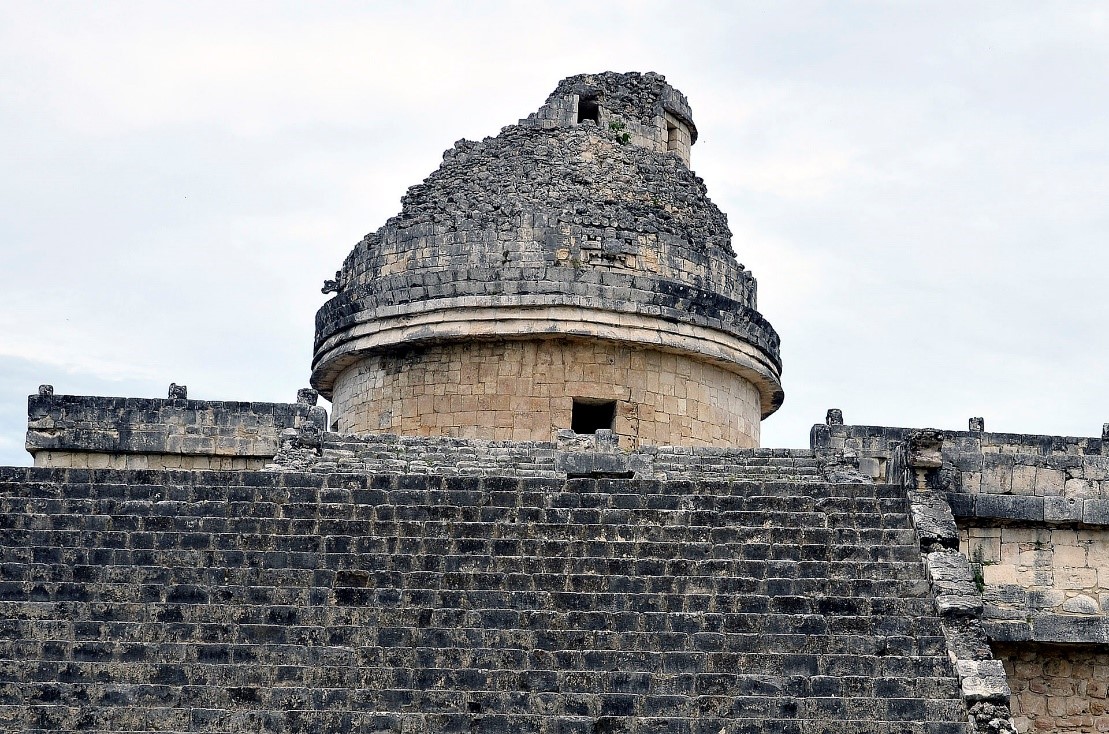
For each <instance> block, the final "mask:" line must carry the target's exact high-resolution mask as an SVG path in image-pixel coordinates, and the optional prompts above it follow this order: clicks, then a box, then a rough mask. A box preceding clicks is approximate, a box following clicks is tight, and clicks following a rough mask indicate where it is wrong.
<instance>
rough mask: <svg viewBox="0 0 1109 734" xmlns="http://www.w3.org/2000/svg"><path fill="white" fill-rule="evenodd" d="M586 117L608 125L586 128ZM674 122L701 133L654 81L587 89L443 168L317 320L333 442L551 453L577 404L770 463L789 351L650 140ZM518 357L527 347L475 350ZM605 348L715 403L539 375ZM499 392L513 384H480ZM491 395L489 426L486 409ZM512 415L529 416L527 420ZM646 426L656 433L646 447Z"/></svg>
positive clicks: (704, 210)
mask: <svg viewBox="0 0 1109 734" xmlns="http://www.w3.org/2000/svg"><path fill="white" fill-rule="evenodd" d="M585 99H589V100H592V102H591V104H595V105H596V107H597V115H598V116H599V120H597V121H594V120H589V119H587V120H582V121H579V120H578V117H577V113H576V112H575V110H579V111H580V109H581V108H580V105H581V104H582V101H583V100H585ZM666 115H670V116H671V117H675V119H680V120H682V121H684V122H682V125H684V126H685V127H686V128H688V130H689V131H694V130H695V128H693V127H692V118H691V115H692V113H691V112H690V111H689V107H688V104H687V103H686V102H685V101H684V97H682V96H681V95H680V93H678V92H677V91H676V90H674V89H673V88H671V87H670V86H669V85H667V84H666V83H665V79H664V78H663V77H661V76H659V75H656V74H646V75H641V74H612V73H606V74H600V75H581V76H578V77H571V78H569V79H567V80H565V81H564V82H562V83H561V84H560V85H559V87H558V89H557V90H556V91H555V93H554V94H553V95H552V96H551V98H550V99H549V100H548V102H547V104H546V105H544V107H543V108H542V109H541V110H540V112H539V113H537V114H536V115H535V116H533V117H531V118H528V119H527V120H523V121H521V124H519V125H512V126H509V127H506V128H504V129H503V130H502V131H501V133H500V134H499V135H497V136H496V137H493V138H486V139H485V140H482V141H478V142H472V141H460V142H458V143H457V144H456V145H455V147H454V148H452V149H451V150H448V151H447V152H446V153H445V154H444V159H443V164H442V165H441V166H440V168H439V170H437V171H435V172H434V173H433V174H432V175H431V176H429V177H428V178H427V179H426V180H425V181H424V182H423V183H421V184H419V185H417V186H413V187H412V188H411V189H409V191H408V193H407V194H406V195H405V196H404V198H403V199H402V206H403V208H402V211H401V212H400V214H398V215H397V216H395V217H393V218H392V219H390V220H389V221H388V222H386V224H385V225H384V226H383V227H382V228H381V229H379V230H378V231H376V232H374V233H372V234H369V235H367V236H366V237H365V238H364V239H363V240H362V241H361V242H359V243H358V244H357V245H356V246H355V248H354V250H353V251H352V252H351V253H350V255H349V256H348V257H347V259H346V261H345V262H344V263H343V267H342V269H341V271H340V273H339V277H338V279H337V292H336V294H335V296H334V297H333V298H332V299H331V300H330V301H328V302H327V303H326V304H325V305H324V306H323V307H322V308H321V309H320V310H319V313H318V314H317V317H316V355H315V360H314V363H313V376H312V384H313V386H315V387H316V388H318V389H319V390H320V393H321V394H322V395H324V396H325V397H328V398H330V399H332V400H333V401H334V407H335V414H334V415H333V417H332V418H333V427H334V428H335V429H336V430H338V431H340V432H343V433H352V432H366V431H382V432H390V431H392V432H403V433H418V434H425V435H448V436H470V437H475V438H485V439H503V438H508V437H519V438H524V439H528V440H550V439H551V438H552V437H553V436H554V434H555V432H556V431H558V430H559V429H564V428H569V427H570V424H569V422H568V421H567V420H566V417H568V416H569V413H570V411H571V408H572V404H573V398H574V397H582V398H590V399H607V400H621V401H622V402H623V403H624V409H623V410H622V412H621V417H620V418H618V421H617V426H616V427H615V429H616V430H617V432H618V433H619V434H621V435H623V436H626V437H627V439H628V441H629V442H630V443H633V444H637V443H640V442H643V443H661V444H670V443H672V444H678V445H715V446H732V445H740V446H756V445H757V444H758V435H759V432H758V427H759V422H760V420H761V419H762V418H764V417H766V416H767V415H769V414H770V413H772V412H773V411H774V410H776V409H777V407H778V406H779V405H780V404H781V401H782V390H781V385H780V382H779V374H780V372H781V364H780V361H779V357H778V336H777V334H776V333H775V332H774V330H773V329H772V328H771V327H770V324H769V323H767V322H766V320H765V319H764V318H763V317H762V316H761V315H760V314H759V313H758V311H757V310H756V299H755V280H754V278H753V277H752V276H751V274H750V273H749V272H748V271H747V270H745V269H744V267H743V266H742V265H740V264H739V263H738V262H737V261H736V259H735V253H734V250H733V249H732V243H731V233H730V231H729V229H728V225H727V218H726V217H725V216H724V214H723V213H722V212H721V211H720V210H719V209H718V208H717V207H716V206H715V205H714V204H713V203H712V202H711V201H710V200H709V199H708V197H707V195H706V189H705V185H704V183H703V182H702V181H701V179H700V178H698V177H697V176H695V175H694V174H693V172H692V171H690V170H689V168H688V167H687V161H686V160H685V159H683V157H682V156H681V155H674V154H673V153H672V152H668V151H667V149H666V147H665V146H664V145H663V142H664V139H660V140H661V141H662V142H660V140H656V139H655V138H652V137H651V135H653V134H654V133H651V134H650V135H648V132H649V131H650V130H656V131H663V130H664V128H665V127H666V124H667V123H666V119H665V118H666ZM644 126H645V127H644ZM629 130H630V131H632V133H634V135H633V134H632V133H629V132H627V131H629ZM659 134H660V135H661V134H662V133H661V132H660V133H659ZM687 134H688V135H689V138H690V143H692V141H693V139H695V137H696V136H695V134H694V133H693V132H687ZM625 137H626V138H627V139H625ZM568 338H569V339H568ZM506 340H507V341H512V342H516V344H515V345H512V346H494V347H490V349H491V351H489V352H488V353H487V352H485V351H481V350H475V348H474V347H473V345H474V344H475V343H481V342H485V341H491V342H495V343H497V344H503V343H504V342H505V341H506ZM571 340H573V341H571ZM575 342H576V343H579V344H582V345H583V346H581V347H580V348H572V347H571V345H572V344H574V343H575ZM590 345H599V347H600V348H601V349H602V351H603V352H605V353H604V354H601V355H597V356H598V357H600V358H602V359H605V360H608V362H609V363H610V364H612V363H614V360H620V359H632V360H640V361H642V362H646V363H650V362H657V361H659V360H663V359H665V360H669V361H671V362H674V361H676V362H677V365H676V366H675V367H674V368H673V370H670V369H664V370H662V371H659V372H658V374H660V375H670V374H673V375H675V376H677V377H679V378H684V379H682V380H681V381H682V382H688V381H689V380H688V378H689V377H690V376H691V375H692V374H693V373H698V374H700V373H702V372H704V371H706V370H707V371H711V372H713V373H714V374H713V376H712V377H711V383H712V384H711V385H708V386H707V388H708V390H709V393H706V395H705V397H708V398H710V399H711V400H712V404H711V406H710V405H709V404H707V403H705V402H704V400H700V401H699V400H698V396H696V395H694V396H691V398H692V399H693V401H694V404H693V405H692V406H690V405H685V406H684V407H683V404H682V403H683V401H684V400H685V399H686V398H685V397H683V396H680V395H679V394H678V392H679V391H680V390H681V389H682V387H681V386H680V385H679V386H673V385H658V386H655V385H653V384H650V383H649V381H648V379H647V375H646V374H639V375H635V376H632V377H633V378H634V379H631V378H630V382H631V384H628V385H624V384H622V383H620V382H613V380H618V379H619V378H618V377H616V376H611V377H610V376H608V375H604V376H589V375H586V376H583V377H581V378H578V379H574V377H573V376H569V375H567V376H566V377H565V378H564V379H565V381H564V382H562V383H560V384H556V385H553V386H552V385H551V384H550V383H549V382H544V379H543V378H544V377H549V374H548V375H543V374H542V373H543V370H542V369H541V368H542V366H543V362H542V361H539V362H538V363H530V362H528V361H526V360H527V358H528V354H529V353H531V354H535V353H538V354H539V355H547V356H546V357H542V356H540V357H535V359H537V360H542V359H546V361H547V362H548V363H553V364H560V363H567V364H570V363H573V362H575V361H576V359H577V358H578V356H579V354H580V353H582V352H586V353H588V352H589V350H590V349H591V346H590ZM552 351H554V352H558V353H557V354H554V355H552V354H551V353H552ZM587 356H588V355H587ZM591 361H593V360H592V359H587V360H586V362H587V366H588V364H589V363H590V362H591ZM603 364H604V363H603V362H602V363H601V365H603ZM625 369H627V368H625ZM407 371H412V372H417V373H418V375H415V377H413V376H412V375H406V372H407ZM537 371H538V372H539V374H536V373H537ZM467 373H470V374H469V375H468V374H467ZM473 373H481V377H482V379H481V380H480V382H481V383H482V388H483V389H482V390H480V391H476V390H474V389H473V387H474V383H475V379H474V376H473ZM491 375H496V376H498V378H504V380H503V381H502V382H500V383H496V382H495V383H494V384H492V385H487V384H485V383H486V379H487V377H488V376H491ZM413 379H415V380H416V381H415V382H413ZM582 383H584V384H587V385H588V386H589V390H590V391H591V394H588V395H586V394H582V393H581V384H582ZM714 393H715V394H720V397H721V399H716V395H714ZM433 396H439V397H441V398H443V399H441V400H439V401H435V402H436V405H435V406H434V407H433V408H432V409H431V410H430V411H429V410H428V409H426V408H424V407H417V406H416V403H422V402H427V401H429V400H431V399H432V397H433ZM481 396H485V397H484V402H487V403H495V405H494V407H493V408H492V409H490V408H485V407H483V408H476V407H475V406H476V404H477V403H478V400H477V398H480V397H481ZM513 396H515V397H517V398H518V399H519V400H523V399H525V398H526V399H530V400H531V407H530V408H528V409H527V412H526V413H521V412H520V408H519V406H518V405H515V404H513V403H512V402H511V398H512V397H513ZM454 398H457V399H454ZM493 398H497V399H496V400H493ZM660 398H672V399H673V401H674V402H675V404H674V405H672V406H671V405H667V402H668V401H667V400H666V399H660ZM636 410H653V411H654V413H655V415H656V416H657V418H656V420H654V421H652V420H650V419H649V418H648V419H647V420H645V421H644V422H643V427H644V429H645V434H644V436H643V438H642V441H640V437H639V435H638V431H639V429H640V424H639V422H638V421H637V420H636V419H635V418H634V417H628V416H627V414H628V413H629V412H631V413H634V412H635V411H636ZM691 420H695V421H700V422H701V423H703V424H705V425H704V426H703V427H699V428H701V429H700V430H693V427H692V426H691V425H689V424H688V422H689V421H691ZM683 421H684V422H687V424H686V425H683ZM669 427H672V428H673V430H672V431H668V428H669ZM513 431H519V433H516V434H513V433H511V432H513Z"/></svg>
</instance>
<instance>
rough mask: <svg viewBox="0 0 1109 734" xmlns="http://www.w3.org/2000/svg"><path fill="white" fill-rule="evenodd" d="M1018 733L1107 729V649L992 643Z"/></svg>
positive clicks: (1108, 714)
mask: <svg viewBox="0 0 1109 734" xmlns="http://www.w3.org/2000/svg"><path fill="white" fill-rule="evenodd" d="M994 654H995V655H996V656H997V657H999V658H1000V659H1001V660H1002V661H1003V662H1004V664H1005V673H1006V674H1007V675H1008V678H1009V687H1010V688H1011V689H1012V691H1013V697H1012V701H1011V705H1012V711H1013V721H1014V723H1015V724H1016V725H1017V731H1020V732H1044V734H1047V733H1048V732H1083V733H1085V732H1109V713H1107V712H1106V709H1107V705H1109V700H1107V694H1106V687H1107V685H1109V650H1105V649H1101V650H1091V649H1085V650H1083V649H1082V648H1080V647H1076V646H1072V645H1038V644H1033V643H1021V644H1019V645H997V646H995V649H994Z"/></svg>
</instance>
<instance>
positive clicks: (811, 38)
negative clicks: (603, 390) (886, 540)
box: [0, 0, 1109, 464]
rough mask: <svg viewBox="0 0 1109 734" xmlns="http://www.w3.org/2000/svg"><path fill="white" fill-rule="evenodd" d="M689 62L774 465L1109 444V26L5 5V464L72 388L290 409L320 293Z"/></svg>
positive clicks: (790, 14)
mask: <svg viewBox="0 0 1109 734" xmlns="http://www.w3.org/2000/svg"><path fill="white" fill-rule="evenodd" d="M604 70H614V71H633V70H635V71H658V72H660V73H663V74H665V75H666V76H667V78H668V80H669V81H670V82H671V83H672V84H673V85H675V86H676V87H678V88H679V89H681V90H682V91H683V92H685V93H686V95H687V96H688V97H689V99H690V102H691V104H692V106H693V111H694V117H695V119H696V121H697V125H698V128H699V129H700V131H701V140H700V141H699V142H698V144H697V145H696V146H694V148H693V168H694V169H695V170H696V171H697V173H698V174H699V175H700V176H702V177H703V178H704V179H705V182H706V184H707V185H708V188H709V193H710V196H711V197H712V198H713V200H714V201H715V202H716V203H717V204H719V205H720V207H721V208H722V209H724V211H726V212H727V213H728V215H729V217H730V221H731V226H732V230H733V233H734V239H733V242H734V245H735V249H736V251H737V252H738V253H739V257H740V261H741V262H743V263H744V264H745V265H746V266H747V267H748V268H750V269H751V270H752V271H753V272H754V274H755V276H756V277H757V278H758V279H759V286H760V310H761V311H762V312H763V314H764V315H765V316H766V317H767V318H768V319H769V320H770V322H771V323H772V324H774V326H775V328H777V330H778V332H779V333H780V334H781V335H782V354H783V359H784V362H785V373H784V375H783V380H784V385H785V391H786V402H785V405H784V407H783V408H782V409H781V411H779V413H778V414H776V415H775V416H773V417H772V418H770V419H769V420H768V421H767V422H765V423H764V424H763V443H764V445H767V446H789V447H797V446H804V445H806V444H807V436H808V428H809V426H811V425H812V423H814V422H817V421H820V420H822V418H823V415H824V411H825V409H826V408H828V407H832V406H835V407H840V408H842V409H843V410H844V412H845V415H846V418H847V421H848V422H849V423H871V424H885V425H912V426H925V425H927V426H936V427H941V428H963V427H965V425H966V419H967V418H968V417H969V416H971V415H983V416H985V418H986V427H987V429H990V430H1006V431H1015V432H1029V433H1051V434H1070V435H1088V436H1089V435H1099V434H1100V430H1101V424H1102V423H1103V422H1106V421H1109V387H1107V385H1106V381H1105V380H1104V379H1103V374H1104V365H1105V364H1107V363H1109V339H1107V338H1106V324H1109V294H1107V292H1106V285H1105V284H1106V275H1107V272H1109V254H1107V248H1106V246H1105V241H1106V239H1107V237H1109V94H1107V92H1106V90H1107V89H1109V6H1107V5H1105V4H1103V3H1082V2H1073V3H1025V2H1012V1H1007V2H1003V3H1002V2H997V3H984V2H983V3H967V2H951V3H943V2H928V3H919V4H910V3H903V2H897V3H893V2H874V3H863V2H860V3H850V2H828V3H821V2H769V1H767V2H735V1H734V0H730V1H728V2H691V1H690V0H685V1H684V2H646V1H636V2H622V1H620V0H609V1H608V2H605V3H597V2H557V3H554V2H552V3H533V2H527V3H525V2H518V3H509V2H499V3H483V2H472V1H471V2H465V3H462V2H455V3H448V2H443V3H432V2H412V1H409V2H405V3H403V4H402V3H399V2H398V3H393V4H385V3H364V2H358V3H354V2H352V3H341V2H329V3H311V4H309V3H276V2H258V3H248V2H234V3H228V2H211V3H205V2H190V3H172V4H171V3H160V2H133V3H124V2H108V1H105V2H98V3H95V4H93V3H71V4H66V3H48V4H47V3H38V2H12V1H10V0H9V2H6V3H3V4H0V170H2V171H3V172H4V175H3V176H2V177H0V202H3V203H2V204H0V273H3V288H2V289H0V464H26V463H28V462H29V457H28V456H27V454H26V453H25V452H24V451H23V448H22V444H23V432H24V430H25V427H26V403H25V399H26V396H27V395H28V394H29V393H32V392H34V391H35V388H36V387H37V385H38V384H39V383H40V382H49V383H53V384H54V385H55V388H56V390H57V391H58V392H59V393H85V394H103V395H127V396H144V397H146V396H152V397H162V396H164V395H165V389H166V386H167V385H168V384H169V383H170V382H178V383H184V384H187V385H188V386H189V395H190V397H195V398H207V399H241V400H279V401H291V400H293V399H294V398H295V393H296V389H297V388H298V387H301V386H304V385H306V384H307V380H308V366H309V360H310V356H311V346H312V319H313V316H314V314H315V311H316V309H317V308H318V307H319V305H320V304H321V303H323V301H324V299H325V296H323V295H322V294H320V292H319V288H320V285H321V284H322V282H323V280H324V278H327V277H330V276H331V275H332V274H333V273H334V271H335V270H336V269H337V268H338V267H339V265H340V264H341V262H342V259H343V257H344V256H345V255H346V253H347V252H348V251H349V250H350V248H351V247H352V246H353V244H354V243H355V242H356V241H357V240H359V239H360V238H361V237H362V235H364V234H365V233H366V232H369V231H372V230H374V229H376V228H377V227H379V226H380V225H381V224H382V223H383V222H384V220H385V219H386V218H387V217H389V216H391V215H392V214H394V213H396V211H397V210H398V209H399V199H400V196H401V195H402V194H403V193H404V191H405V189H406V188H407V187H409V186H411V185H413V184H416V183H418V182H420V181H421V180H422V179H423V178H424V177H425V176H426V175H427V174H428V173H430V172H431V171H432V170H433V169H434V168H435V167H436V166H437V165H438V162H439V160H440V158H441V155H442V152H443V150H445V149H446V148H448V147H450V145H451V144H452V143H453V142H454V141H455V140H457V139H459V138H462V137H466V138H481V137H485V136H488V135H494V134H496V133H497V132H498V131H499V130H500V128H501V127H502V126H504V125H507V124H511V123H514V122H515V121H516V120H517V119H519V118H521V117H524V116H526V115H527V114H528V113H530V112H532V111H534V110H535V109H537V108H538V107H539V105H540V104H541V103H542V102H543V100H544V99H545V98H546V96H547V94H548V93H549V92H550V91H551V90H552V89H553V88H554V86H555V84H556V83H557V82H558V80H559V79H561V78H563V77H565V76H569V75H571V74H576V73H582V72H589V71H604Z"/></svg>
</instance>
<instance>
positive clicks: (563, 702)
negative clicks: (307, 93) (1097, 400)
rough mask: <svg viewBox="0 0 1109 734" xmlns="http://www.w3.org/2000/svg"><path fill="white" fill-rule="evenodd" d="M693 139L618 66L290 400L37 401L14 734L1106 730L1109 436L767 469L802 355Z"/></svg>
mask: <svg viewBox="0 0 1109 734" xmlns="http://www.w3.org/2000/svg"><path fill="white" fill-rule="evenodd" d="M696 139H697V128H696V126H695V124H694V122H693V113H692V110H691V108H690V106H689V103H688V101H687V100H686V99H685V97H684V96H683V95H682V94H681V93H680V92H678V91H677V90H675V89H674V88H673V87H670V86H669V85H668V84H667V83H666V81H665V79H664V78H663V77H662V76H660V75H658V74H635V73H632V74H615V73H611V72H606V73H603V74H583V75H579V76H574V77H570V78H568V79H565V80H563V81H562V82H560V83H559V85H558V87H557V88H556V90H555V91H554V93H552V94H551V96H550V97H549V98H548V99H547V101H546V103H545V104H544V105H543V106H542V107H541V108H540V109H539V111H538V112H536V113H535V114H533V115H531V116H529V117H527V118H526V119H524V120H521V121H520V124H518V125H513V126H509V127H507V128H505V129H504V130H502V131H501V133H500V134H499V135H497V136H496V137H493V138H487V139H486V140H484V141H480V142H470V141H460V142H459V143H457V144H456V145H455V146H454V147H453V148H452V149H451V150H448V151H447V152H446V154H445V155H444V162H443V165H442V166H441V167H440V168H439V170H438V171H436V172H434V173H432V174H431V176H429V177H428V179H427V180H426V181H424V182H423V183H422V184H419V185H417V186H414V187H413V188H412V189H410V190H409V192H408V194H407V195H406V196H405V197H404V200H403V201H402V211H401V212H400V213H399V214H398V215H397V216H396V217H394V218H392V219H390V220H389V221H388V222H386V223H385V225H384V226H382V227H381V228H380V229H378V230H377V231H376V232H374V233H372V234H370V235H367V236H366V238H364V239H363V240H362V241H360V242H359V243H358V244H357V245H356V246H355V248H354V250H353V251H352V252H351V254H350V256H349V257H348V258H347V260H346V261H345V262H344V264H343V266H342V268H341V269H340V270H339V271H338V272H337V273H336V275H335V278H334V279H329V280H328V281H326V283H325V285H324V288H323V291H324V293H326V294H329V295H330V296H331V297H330V299H329V300H328V301H327V302H326V303H325V305H324V306H323V307H322V308H321V309H320V311H319V313H318V315H317V334H316V344H315V346H316V354H315V359H314V363H313V376H312V382H313V386H314V387H313V388H304V389H301V390H300V391H298V392H297V394H296V401H295V402H292V403H257V402H254V403H251V402H212V401H204V400H196V399H190V398H189V397H188V391H187V389H186V388H185V386H182V385H176V384H171V385H170V388H169V391H168V396H167V398H165V399H145V398H107V397H90V396H73V395H65V394H55V393H54V389H53V387H52V386H49V385H43V386H41V387H40V388H39V390H38V394H36V395H32V396H30V398H29V401H28V430H27V449H28V451H30V452H31V453H32V454H33V456H34V460H35V466H34V467H32V468H16V467H0V730H2V731H11V732H58V731H62V732H271V733H273V734H302V733H303V734H308V733H309V732H311V733H316V732H343V733H346V732H362V733H365V734H371V733H372V734H385V733H387V732H391V733H395V734H415V733H417V732H457V733H459V734H528V733H535V734H755V733H756V732H758V733H760V734H761V733H768V734H825V733H826V734H864V733H865V734H956V733H959V734H1002V733H1004V732H1014V731H1019V732H1030V731H1034V732H1106V731H1109V713H1107V707H1109V698H1107V696H1109V692H1107V688H1106V681H1109V534H1107V532H1106V530H1107V526H1109V439H1107V438H1106V435H1104V434H1103V435H1102V437H1101V438H1069V437H1052V436H1035V435H1023V434H1002V433H989V432H986V430H985V421H984V419H983V418H981V417H975V418H972V419H971V420H970V421H969V424H968V425H969V428H970V430H968V431H948V430H936V429H910V428H890V427H875V426H856V425H851V424H849V423H845V421H844V413H843V411H842V410H839V409H835V408H833V409H830V410H829V411H828V413H827V416H826V419H825V422H824V423H823V424H820V425H817V426H814V427H813V430H812V433H811V436H810V445H809V447H808V448H804V449H774V448H760V447H759V444H758V435H759V434H758V422H759V420H761V418H763V417H765V416H766V415H769V414H770V413H771V412H773V410H775V409H776V408H777V407H778V405H780V404H781V401H782V399H783V395H784V393H783V392H782V389H781V383H780V374H781V358H780V354H779V339H778V336H777V334H776V333H775V332H774V330H773V329H772V328H771V327H770V325H769V323H768V322H767V321H766V320H765V319H764V318H763V317H762V316H761V315H760V314H759V313H758V311H757V310H756V300H755V281H754V278H753V277H752V276H751V274H750V272H749V271H747V270H746V269H745V268H744V267H743V266H742V265H740V264H739V263H738V262H737V261H736V259H735V252H734V249H733V247H732V243H731V235H730V232H729V231H728V227H727V220H726V217H725V216H724V214H723V213H722V212H721V211H720V210H719V209H718V208H717V207H715V205H713V204H712V203H711V202H710V201H709V200H708V198H707V196H706V188H705V185H704V183H703V182H702V181H701V180H700V179H699V178H697V177H696V176H695V175H694V174H693V173H692V171H691V170H690V168H689V166H690V162H691V147H692V145H693V144H694V143H695V142H696ZM194 387H195V386H194ZM317 390H318V391H319V392H320V393H322V394H323V395H324V396H325V397H328V398H331V399H332V400H333V414H332V415H331V416H330V420H329V416H328V415H327V412H326V411H325V409H324V408H322V407H317V406H316V402H317V395H318V393H317ZM1107 425H1109V424H1107Z"/></svg>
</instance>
